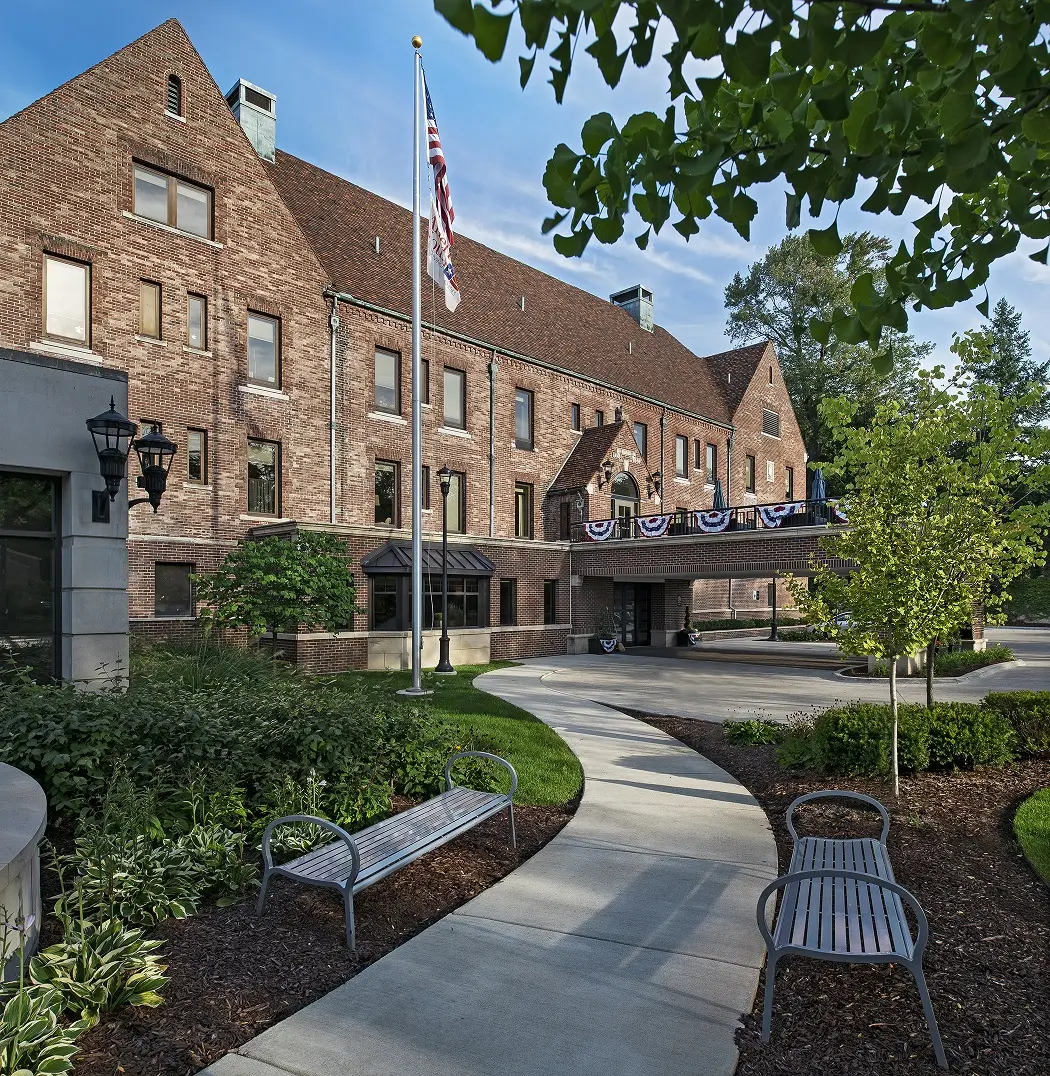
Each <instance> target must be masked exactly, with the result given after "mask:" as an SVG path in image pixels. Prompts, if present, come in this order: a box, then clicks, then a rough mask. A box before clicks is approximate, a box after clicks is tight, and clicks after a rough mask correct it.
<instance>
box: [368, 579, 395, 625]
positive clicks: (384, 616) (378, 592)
mask: <svg viewBox="0 0 1050 1076" xmlns="http://www.w3.org/2000/svg"><path fill="white" fill-rule="evenodd" d="M397 590H398V579H397V576H396V575H374V576H372V630H373V631H397V629H398V615H397V606H398V602H397Z"/></svg>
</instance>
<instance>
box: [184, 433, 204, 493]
mask: <svg viewBox="0 0 1050 1076" xmlns="http://www.w3.org/2000/svg"><path fill="white" fill-rule="evenodd" d="M186 477H187V478H188V479H189V480H190V481H191V482H207V481H208V431H207V430H187V431H186Z"/></svg>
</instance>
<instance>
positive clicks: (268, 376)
mask: <svg viewBox="0 0 1050 1076" xmlns="http://www.w3.org/2000/svg"><path fill="white" fill-rule="evenodd" d="M248 380H249V381H254V382H256V383H257V384H261V385H269V386H270V387H271V388H276V387H277V386H278V385H279V384H280V383H281V323H280V322H279V321H278V320H277V318H271V317H267V316H266V315H265V314H253V313H252V312H251V311H249V312H248Z"/></svg>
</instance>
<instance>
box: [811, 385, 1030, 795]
mask: <svg viewBox="0 0 1050 1076" xmlns="http://www.w3.org/2000/svg"><path fill="white" fill-rule="evenodd" d="M939 375H940V371H939V370H936V371H934V372H932V373H929V372H926V371H923V372H921V373H920V374H919V377H918V382H917V389H916V401H915V403H914V405H913V406H912V407H910V408H908V409H907V410H906V409H905V408H903V407H902V406H901V404H900V402H899V401H896V400H892V401H887V402H885V403H881V404H879V405H878V406H877V407H876V409H875V414H874V416H873V418H872V420H871V422H870V423H869V424H868V425H867V426H866V427H865V426H857V425H856V423H855V419H856V411H857V405H856V404H855V403H854V402H853V401H850V400H847V399H842V398H839V399H833V400H828V401H826V402H825V404H824V408H823V410H824V417H825V419H826V421H827V422H828V425H829V427H830V428H831V430H832V432H833V435H834V437H835V440H836V442H837V444H838V453H837V455H836V456H835V459H834V461H833V462H831V463H828V464H824V465H823V466H824V467H825V470H826V472H827V473H830V474H839V475H843V476H845V477H846V493H845V496H844V501H845V504H846V506H847V514H848V518H849V526H848V527H847V528H845V529H844V530H842V531H838V532H836V533H834V534H829V535H827V536H826V537H824V538H822V539H821V543H820V544H821V548H822V549H823V551H824V552H825V553H826V554H827V555H828V556H829V557H831V558H836V559H839V560H841V561H845V562H847V563H849V564H850V565H851V566H852V567H851V570H850V572H849V574H847V575H839V574H837V573H836V572H834V571H833V570H832V569H831V568H829V567H828V566H827V565H826V564H820V565H817V567H816V572H815V580H816V583H815V587H814V588H813V589H812V590H809V589H808V588H807V587H806V585H805V583H804V582H802V581H799V580H793V581H792V582H791V586H792V592H793V593H794V595H795V598H796V600H797V601H798V604H799V607H800V608H801V609H802V611H803V614H804V615H805V616H806V618H807V619H808V620H810V621H811V622H814V623H829V622H830V623H829V631H830V633H831V635H832V637H834V638H836V639H837V640H838V641H839V643H840V645H841V646H842V647H843V648H844V649H846V650H848V651H849V652H851V653H858V654H869V655H874V656H875V657H878V658H882V659H885V660H886V661H887V662H888V663H889V670H890V673H889V691H890V708H891V715H892V722H891V743H890V768H891V775H892V782H893V795H894V796H895V797H896V796H897V795H899V791H900V785H899V777H898V767H897V702H898V700H897V659H898V658H900V657H903V656H905V655H909V654H914V653H917V652H918V651H921V650H922V649H923V648H924V647H926V646H927V645H928V644H929V643H930V642H931V640H935V639H938V638H940V639H945V638H950V637H951V636H953V635H954V634H955V633H956V632H957V631H958V630H959V629H960V628H961V627H962V626H963V625H965V624H967V623H969V622H970V619H971V617H972V613H973V609H974V606H975V604H978V605H981V604H983V605H984V606H985V607H986V609H987V610H988V617H989V620H991V621H993V622H994V621H995V620H997V619H999V611H1000V610H1001V607H1002V604H1003V602H1004V600H1005V594H1004V590H1005V587H1006V585H1007V584H1008V583H1009V582H1010V580H1012V579H1013V578H1014V577H1016V576H1017V575H1019V574H1020V573H1021V572H1023V571H1024V570H1025V569H1026V568H1028V567H1029V566H1030V565H1033V564H1037V563H1041V562H1042V560H1043V559H1044V552H1043V548H1042V542H1041V536H1042V534H1043V533H1044V532H1045V531H1046V529H1047V528H1048V527H1050V512H1048V510H1047V506H1046V505H1038V504H1031V503H1021V504H1017V503H1014V501H1013V498H1012V494H1013V491H1014V488H1015V483H1016V477H1017V474H1018V473H1019V471H1020V470H1021V469H1022V468H1023V467H1024V466H1025V465H1026V461H1028V460H1029V459H1030V458H1031V457H1032V456H1033V454H1035V455H1038V454H1040V453H1041V452H1043V451H1045V448H1046V445H1045V444H1039V443H1036V442H1035V441H1034V440H1033V439H1032V438H1031V437H1030V436H1028V434H1027V433H1026V432H1025V431H1022V430H1021V429H1020V428H1019V427H1018V425H1017V412H1018V410H1019V408H1020V407H1021V406H1023V405H1024V402H1025V401H1020V402H1018V401H1013V400H1003V399H1001V398H1000V397H999V396H998V395H997V394H996V393H995V391H994V390H992V389H990V388H988V387H987V386H981V385H978V386H969V385H966V386H965V387H964V386H963V384H962V380H965V377H966V373H965V370H964V371H963V375H962V378H961V379H960V381H957V382H956V383H953V384H949V385H947V386H945V385H943V384H941V383H940V382H939V380H938V379H939ZM1044 433H1045V437H1044V440H1045V438H1050V431H1044ZM1039 481H1041V482H1043V483H1044V484H1045V483H1050V468H1048V467H1047V466H1046V465H1045V464H1044V465H1042V466H1041V473H1040V474H1039ZM846 610H848V611H849V614H850V615H849V618H848V622H846V623H843V624H841V625H835V624H834V623H833V622H832V617H833V616H834V615H835V614H836V613H839V612H842V611H846Z"/></svg>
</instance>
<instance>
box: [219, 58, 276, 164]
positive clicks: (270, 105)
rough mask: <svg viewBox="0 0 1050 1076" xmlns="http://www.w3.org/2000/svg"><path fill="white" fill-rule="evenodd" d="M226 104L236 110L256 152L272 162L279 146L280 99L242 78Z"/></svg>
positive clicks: (227, 98)
mask: <svg viewBox="0 0 1050 1076" xmlns="http://www.w3.org/2000/svg"><path fill="white" fill-rule="evenodd" d="M226 103H227V104H228V105H229V106H230V108H232V109H233V114H234V116H235V117H236V118H237V122H238V123H239V124H240V125H241V126H242V127H243V128H244V133H245V134H246V135H247V136H248V140H249V141H250V142H251V144H252V145H253V146H254V147H255V152H256V153H258V154H259V156H260V157H262V158H263V160H266V161H272V160H273V159H274V153H275V151H276V146H277V98H276V97H275V96H274V95H273V94H272V93H268V92H267V91H266V90H264V89H262V88H261V87H260V86H253V85H252V84H251V83H250V82H245V81H244V79H243V78H241V79H238V80H237V83H236V85H235V86H234V87H233V89H232V90H230V92H229V93H228V94H227V95H226Z"/></svg>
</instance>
